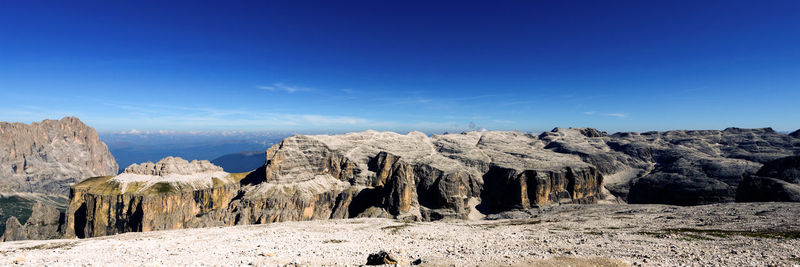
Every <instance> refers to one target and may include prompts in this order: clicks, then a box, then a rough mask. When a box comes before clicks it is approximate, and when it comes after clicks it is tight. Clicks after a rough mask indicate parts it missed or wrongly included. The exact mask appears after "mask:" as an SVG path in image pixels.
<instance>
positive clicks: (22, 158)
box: [0, 117, 118, 195]
mask: <svg viewBox="0 0 800 267" xmlns="http://www.w3.org/2000/svg"><path fill="white" fill-rule="evenodd" d="M117 170H118V167H117V163H116V161H114V157H113V156H112V155H111V152H109V151H108V148H107V147H106V145H105V144H104V143H103V142H102V141H100V138H98V136H97V132H96V131H95V130H94V129H93V128H91V127H89V126H86V124H83V122H81V121H80V120H79V119H78V118H75V117H65V118H63V119H61V120H44V121H41V122H34V123H32V124H24V123H7V122H0V177H1V178H2V179H0V192H5V193H8V192H20V193H41V194H54V195H66V194H67V192H68V191H69V185H70V183H74V182H79V181H81V180H83V179H85V178H88V177H93V176H102V175H112V174H116V173H117Z"/></svg>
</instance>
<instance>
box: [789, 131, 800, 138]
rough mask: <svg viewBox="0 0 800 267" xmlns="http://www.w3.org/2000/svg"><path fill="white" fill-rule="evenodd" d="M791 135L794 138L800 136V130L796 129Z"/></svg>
mask: <svg viewBox="0 0 800 267" xmlns="http://www.w3.org/2000/svg"><path fill="white" fill-rule="evenodd" d="M789 136H791V137H794V138H800V130H797V131H794V132H792V133H790V134H789Z"/></svg>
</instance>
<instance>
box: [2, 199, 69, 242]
mask: <svg viewBox="0 0 800 267" xmlns="http://www.w3.org/2000/svg"><path fill="white" fill-rule="evenodd" d="M63 222H64V213H61V212H59V211H58V210H57V209H56V208H55V207H52V206H48V205H43V204H42V203H39V202H36V203H35V204H34V205H33V208H32V213H31V216H30V217H29V218H28V221H27V222H25V224H20V222H19V220H17V217H10V218H8V220H7V221H6V231H5V233H3V237H2V238H1V239H2V241H3V242H5V241H15V240H44V239H54V238H59V237H60V236H61V228H60V227H61V226H62V225H63Z"/></svg>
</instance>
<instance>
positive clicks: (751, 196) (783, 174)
mask: <svg viewBox="0 0 800 267" xmlns="http://www.w3.org/2000/svg"><path fill="white" fill-rule="evenodd" d="M736 200H737V201H740V202H762V201H791V202H800V156H792V157H786V158H780V159H776V160H774V161H770V162H768V163H767V164H764V167H761V169H760V170H758V172H757V173H755V174H749V175H746V176H745V178H744V180H743V181H742V182H741V183H740V184H739V188H738V190H737V195H736Z"/></svg>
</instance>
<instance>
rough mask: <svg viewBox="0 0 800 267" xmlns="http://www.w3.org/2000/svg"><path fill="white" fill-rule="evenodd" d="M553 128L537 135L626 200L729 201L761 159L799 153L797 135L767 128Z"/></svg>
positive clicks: (631, 201) (799, 142) (632, 201)
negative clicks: (599, 176) (589, 168)
mask: <svg viewBox="0 0 800 267" xmlns="http://www.w3.org/2000/svg"><path fill="white" fill-rule="evenodd" d="M589 132H590V133H589V134H587V131H586V129H558V128H557V129H554V130H553V131H551V132H546V133H542V134H541V135H540V136H539V137H540V139H542V140H543V141H545V142H547V148H548V149H552V150H553V151H555V152H560V153H569V154H574V155H578V156H580V157H581V159H582V160H583V161H585V162H586V163H589V164H591V165H594V166H595V167H596V168H597V169H598V170H599V171H600V172H601V173H602V174H603V175H604V177H605V178H606V187H607V188H608V189H609V190H611V191H612V192H613V193H614V194H615V195H617V196H620V197H622V198H625V199H627V201H628V202H629V203H659V204H675V205H697V204H707V203H717V202H731V201H734V200H735V198H736V188H737V187H738V186H739V183H740V182H741V181H742V177H744V176H745V175H746V174H749V173H755V172H756V171H758V169H759V168H760V167H761V165H762V164H764V163H765V162H768V161H771V160H774V159H777V158H781V157H786V156H791V155H795V154H798V153H800V139H797V138H793V137H791V136H788V135H785V134H781V133H778V132H775V131H773V130H772V129H770V128H764V129H739V128H728V129H725V130H723V131H715V130H706V131H667V132H645V133H616V134H613V135H604V134H597V133H595V132H596V131H589Z"/></svg>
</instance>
